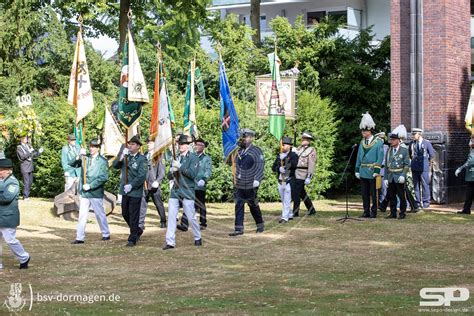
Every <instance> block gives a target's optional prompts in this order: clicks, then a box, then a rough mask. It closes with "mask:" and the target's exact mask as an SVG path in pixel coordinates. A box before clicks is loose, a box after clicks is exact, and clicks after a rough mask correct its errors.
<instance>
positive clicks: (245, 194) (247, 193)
mask: <svg viewBox="0 0 474 316" xmlns="http://www.w3.org/2000/svg"><path fill="white" fill-rule="evenodd" d="M257 191H258V190H257V189H235V192H234V200H235V230H236V231H243V230H244V205H245V203H246V202H247V204H248V206H249V208H250V214H252V216H253V219H254V220H255V223H256V224H257V227H259V228H260V227H263V217H262V212H261V211H260V206H259V205H258V200H257Z"/></svg>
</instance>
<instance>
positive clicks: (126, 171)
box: [123, 8, 132, 184]
mask: <svg viewBox="0 0 474 316" xmlns="http://www.w3.org/2000/svg"><path fill="white" fill-rule="evenodd" d="M127 17H128V25H127V31H128V32H127V35H126V36H128V34H129V33H130V24H131V23H132V9H131V8H130V9H129V10H128V13H127ZM129 41H130V39H129ZM125 45H126V44H125ZM129 54H130V53H129ZM127 144H128V127H127V128H126V129H125V146H127ZM123 161H124V164H125V184H128V155H125V157H124V158H123Z"/></svg>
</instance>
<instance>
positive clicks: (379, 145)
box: [355, 112, 384, 218]
mask: <svg viewBox="0 0 474 316" xmlns="http://www.w3.org/2000/svg"><path fill="white" fill-rule="evenodd" d="M359 128H360V130H361V133H362V140H361V142H360V145H359V150H358V152H357V161H356V166H355V176H356V178H357V179H360V183H361V186H362V203H363V206H364V213H363V214H362V216H361V217H364V218H376V217H377V198H378V197H377V193H376V190H375V180H376V177H378V176H380V171H381V169H382V163H383V158H384V157H383V142H382V140H381V139H380V138H378V137H375V136H373V135H372V132H373V131H374V129H375V122H374V120H373V119H372V116H370V114H369V113H368V112H367V113H365V114H362V120H361V121H360V124H359ZM371 197H372V206H370V198H371Z"/></svg>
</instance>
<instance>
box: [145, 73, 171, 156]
mask: <svg viewBox="0 0 474 316" xmlns="http://www.w3.org/2000/svg"><path fill="white" fill-rule="evenodd" d="M168 106H169V105H168V95H167V93H166V81H165V82H164V83H163V85H162V87H161V91H160V109H159V112H158V114H159V120H158V133H157V135H156V138H155V144H154V146H153V148H148V151H149V152H150V153H151V154H152V157H154V158H156V157H158V155H160V154H161V153H163V152H164V151H165V150H166V149H167V148H168V147H169V145H170V144H171V143H172V140H173V139H172V135H171V120H170V112H169V107H168Z"/></svg>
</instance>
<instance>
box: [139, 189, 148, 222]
mask: <svg viewBox="0 0 474 316" xmlns="http://www.w3.org/2000/svg"><path fill="white" fill-rule="evenodd" d="M147 208H148V203H147V202H146V199H145V192H143V197H142V204H141V205H140V217H139V219H138V227H140V228H141V229H142V230H145V218H146V211H147Z"/></svg>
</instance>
